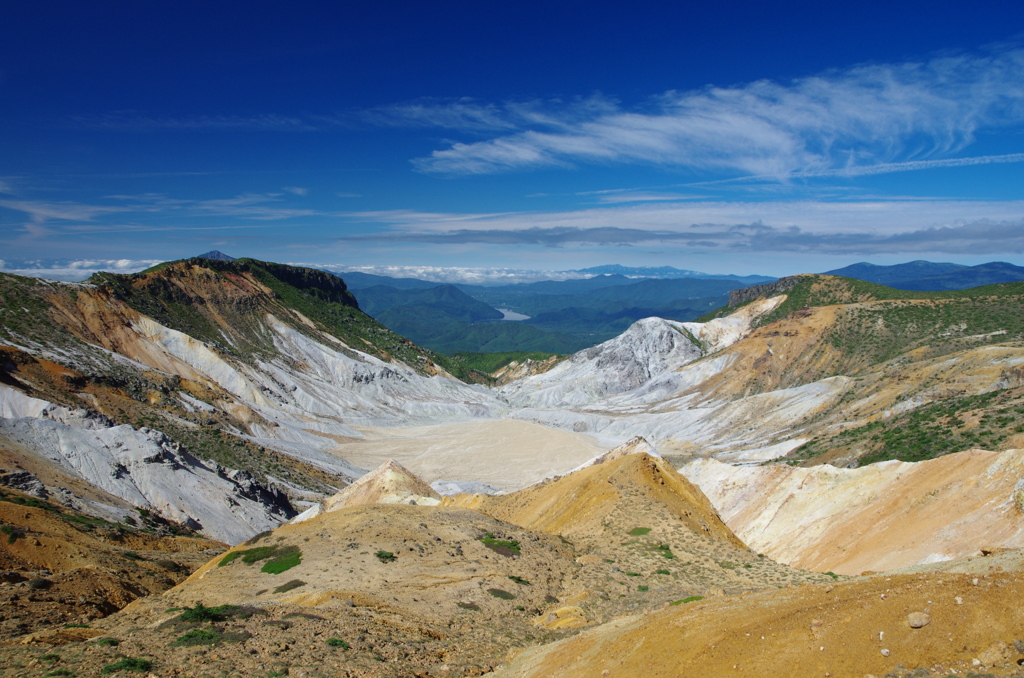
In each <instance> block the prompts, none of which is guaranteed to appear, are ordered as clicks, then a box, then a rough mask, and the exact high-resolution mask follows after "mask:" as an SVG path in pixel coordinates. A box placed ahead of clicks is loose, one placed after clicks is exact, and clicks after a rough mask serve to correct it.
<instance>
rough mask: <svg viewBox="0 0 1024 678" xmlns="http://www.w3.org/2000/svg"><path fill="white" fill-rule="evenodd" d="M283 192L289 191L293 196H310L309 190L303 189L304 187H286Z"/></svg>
mask: <svg viewBox="0 0 1024 678" xmlns="http://www.w3.org/2000/svg"><path fill="white" fill-rule="evenodd" d="M281 190H282V191H287V192H288V193H291V194H292V195H300V196H302V195H309V189H308V188H303V187H302V186H284V187H282V188H281Z"/></svg>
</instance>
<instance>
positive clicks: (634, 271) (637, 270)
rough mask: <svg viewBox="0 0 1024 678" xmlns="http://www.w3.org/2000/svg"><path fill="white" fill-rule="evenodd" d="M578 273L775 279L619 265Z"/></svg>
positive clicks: (746, 281)
mask: <svg viewBox="0 0 1024 678" xmlns="http://www.w3.org/2000/svg"><path fill="white" fill-rule="evenodd" d="M576 272H577V273H591V274H609V273H610V274H617V275H625V276H629V277H631V278H702V279H704V280H735V281H736V282H741V283H743V284H744V285H757V284H760V283H764V282H771V281H773V280H775V278H769V277H767V276H763V275H731V274H729V275H724V274H718V273H701V272H700V271H687V270H685V269H681V268H674V267H672V266H621V265H619V264H606V265H604V266H592V267H590V268H581V269H578V270H577V271H576Z"/></svg>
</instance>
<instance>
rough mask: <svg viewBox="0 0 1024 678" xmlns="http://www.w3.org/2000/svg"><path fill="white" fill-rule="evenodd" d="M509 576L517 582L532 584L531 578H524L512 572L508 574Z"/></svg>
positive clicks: (524, 584)
mask: <svg viewBox="0 0 1024 678" xmlns="http://www.w3.org/2000/svg"><path fill="white" fill-rule="evenodd" d="M508 578H509V579H511V580H512V581H514V582H515V583H517V584H522V585H523V586H529V585H530V580H529V579H523V578H522V577H519V576H516V575H514V574H510V575H509V576H508Z"/></svg>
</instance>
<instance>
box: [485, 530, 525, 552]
mask: <svg viewBox="0 0 1024 678" xmlns="http://www.w3.org/2000/svg"><path fill="white" fill-rule="evenodd" d="M480 541H481V542H483V545H484V546H486V547H487V548H489V549H491V550H492V551H494V552H495V553H497V554H499V555H502V556H505V557H506V558H510V557H512V556H518V555H519V554H520V553H522V550H521V549H520V547H519V542H517V541H516V540H514V539H508V540H504V539H497V538H495V536H494V535H493V534H492V533H490V532H486V533H484V536H482V537H480Z"/></svg>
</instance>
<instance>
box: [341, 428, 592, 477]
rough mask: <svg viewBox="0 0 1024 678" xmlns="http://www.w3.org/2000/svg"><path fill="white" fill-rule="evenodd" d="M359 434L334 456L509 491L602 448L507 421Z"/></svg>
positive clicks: (583, 438) (584, 438)
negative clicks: (391, 463) (387, 463)
mask: <svg viewBox="0 0 1024 678" xmlns="http://www.w3.org/2000/svg"><path fill="white" fill-rule="evenodd" d="M360 432H361V433H363V434H364V435H366V439H365V440H353V441H351V442H348V441H346V442H344V443H341V444H339V445H338V447H337V449H335V450H334V454H336V455H338V456H339V457H343V458H344V459H346V460H347V461H349V462H351V463H353V464H356V465H357V466H362V467H364V468H375V467H376V466H379V465H380V464H382V463H383V462H385V461H387V460H388V459H394V460H395V461H397V462H398V463H400V464H402V465H403V466H405V467H406V468H408V469H409V470H410V471H412V472H413V473H415V474H416V475H418V476H419V477H420V478H422V479H423V480H425V481H426V482H427V483H432V482H434V481H437V480H459V481H473V480H475V481H479V482H484V483H490V484H491V485H494V486H496V487H499V488H501V489H503V490H509V491H511V490H518V489H520V488H523V487H526V486H527V485H530V484H532V483H535V482H537V481H540V480H543V479H544V478H547V477H549V476H552V475H555V474H559V473H565V472H566V471H569V470H570V469H573V468H575V467H576V466H579V465H580V464H582V463H583V462H585V461H589V460H590V459H593V458H594V457H596V456H597V455H599V454H602V453H604V452H605V451H606V450H607V447H606V446H603V445H601V444H600V443H599V442H598V440H597V439H596V438H594V437H592V436H588V435H584V434H581V433H573V432H571V431H563V430H559V429H554V428H548V427H546V426H541V425H539V424H532V423H529V422H525V421H516V420H513V419H501V420H496V421H473V422H467V423H463V424H445V425H442V426H418V427H410V428H390V429H361V431H360Z"/></svg>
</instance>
